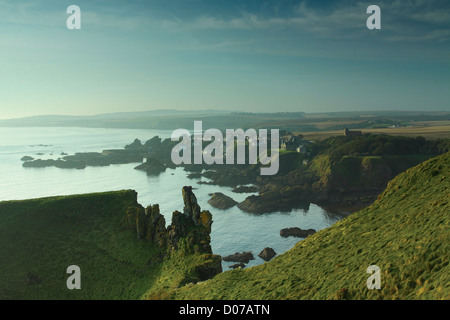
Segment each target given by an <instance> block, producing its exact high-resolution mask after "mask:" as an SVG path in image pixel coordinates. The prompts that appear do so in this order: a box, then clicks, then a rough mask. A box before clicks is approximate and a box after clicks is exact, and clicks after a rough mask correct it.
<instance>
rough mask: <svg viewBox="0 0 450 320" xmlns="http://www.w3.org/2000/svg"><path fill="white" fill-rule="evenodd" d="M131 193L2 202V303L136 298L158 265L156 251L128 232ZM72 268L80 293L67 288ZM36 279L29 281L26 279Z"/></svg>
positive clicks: (151, 277)
mask: <svg viewBox="0 0 450 320" xmlns="http://www.w3.org/2000/svg"><path fill="white" fill-rule="evenodd" d="M135 202H136V193H135V192H134V191H130V190H128V191H118V192H109V193H99V194H90V195H77V196H68V197H52V198H43V199H34V200H25V201H8V202H1V203H0V261H2V263H1V264H0V283H1V285H0V299H137V298H139V297H140V296H141V294H142V293H143V292H144V291H145V290H146V289H148V287H149V286H151V285H152V283H153V282H154V280H155V278H156V276H157V275H158V274H159V268H160V266H159V265H153V266H147V261H148V259H149V258H150V257H152V256H153V255H155V253H156V252H157V248H156V247H155V246H154V245H153V244H151V243H148V242H142V241H137V239H136V235H135V234H134V233H132V232H130V231H129V230H125V229H124V228H123V227H122V226H123V223H122V222H123V219H124V217H125V214H124V213H125V210H126V208H127V207H128V206H130V205H133V204H134V203H135ZM69 265H78V266H79V267H80V269H81V290H68V289H67V286H66V280H67V278H68V277H69V276H70V275H69V274H67V273H66V269H67V267H68V266H69ZM30 274H31V275H34V277H35V278H36V279H38V280H37V281H35V282H34V283H31V284H30V283H28V282H27V277H28V275H30Z"/></svg>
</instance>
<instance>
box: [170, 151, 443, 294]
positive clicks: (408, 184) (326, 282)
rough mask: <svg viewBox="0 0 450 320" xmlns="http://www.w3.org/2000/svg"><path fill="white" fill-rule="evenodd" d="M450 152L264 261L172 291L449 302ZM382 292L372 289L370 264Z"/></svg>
mask: <svg viewBox="0 0 450 320" xmlns="http://www.w3.org/2000/svg"><path fill="white" fill-rule="evenodd" d="M449 172H450V153H446V154H444V155H442V156H439V157H437V158H433V159H430V160H428V161H426V162H424V163H422V164H420V165H418V166H416V167H414V168H411V169H409V170H407V171H406V172H404V173H402V174H400V175H399V176H397V177H396V178H395V179H394V180H392V181H391V182H390V183H389V185H388V187H387V188H386V190H385V191H384V192H383V193H382V194H381V195H380V196H379V199H378V200H377V201H376V202H375V203H374V204H373V205H371V206H370V207H368V208H366V209H364V210H362V211H359V212H357V213H354V214H352V215H350V216H349V217H347V218H345V219H343V220H341V221H339V222H337V223H336V224H335V225H333V226H332V227H330V228H327V229H324V230H321V231H319V232H317V233H316V234H314V235H312V236H310V237H308V238H306V239H305V240H303V241H300V242H298V243H297V245H296V246H295V247H294V248H293V249H291V250H290V251H288V252H286V253H285V254H283V255H280V256H278V257H276V258H274V259H273V260H272V261H271V262H268V263H265V264H264V265H261V266H257V267H253V268H249V269H243V270H233V271H227V272H224V273H222V274H220V275H218V276H216V277H215V278H213V279H212V280H209V281H206V282H203V283H200V284H196V285H188V286H185V287H182V288H179V289H174V290H171V291H170V292H167V293H166V297H170V298H175V299H340V298H348V299H450V266H449V265H448V263H449V252H450V228H449V223H450V217H449V212H450V204H449V187H450V175H449ZM373 264H375V265H378V266H379V267H380V268H381V274H382V275H381V289H380V290H369V289H368V288H367V286H366V281H367V279H368V277H369V274H367V273H366V270H367V267H368V266H370V265H373Z"/></svg>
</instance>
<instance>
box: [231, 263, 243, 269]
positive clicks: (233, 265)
mask: <svg viewBox="0 0 450 320" xmlns="http://www.w3.org/2000/svg"><path fill="white" fill-rule="evenodd" d="M228 268H232V269H237V268H241V269H244V268H245V264H243V263H242V262H239V263H235V264H232V265H231V266H229V267H228Z"/></svg>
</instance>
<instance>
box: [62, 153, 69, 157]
mask: <svg viewBox="0 0 450 320" xmlns="http://www.w3.org/2000/svg"><path fill="white" fill-rule="evenodd" d="M61 155H62V156H67V155H69V154H68V153H65V152H61Z"/></svg>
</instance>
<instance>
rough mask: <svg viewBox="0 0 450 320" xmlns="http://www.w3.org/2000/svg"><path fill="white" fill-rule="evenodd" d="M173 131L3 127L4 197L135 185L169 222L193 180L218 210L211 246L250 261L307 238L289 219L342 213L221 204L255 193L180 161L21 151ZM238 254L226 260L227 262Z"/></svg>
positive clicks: (71, 149)
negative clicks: (104, 161)
mask: <svg viewBox="0 0 450 320" xmlns="http://www.w3.org/2000/svg"><path fill="white" fill-rule="evenodd" d="M171 133H172V131H166V130H132V129H98V128H0V201H5V200H22V199H31V198H40V197H47V196H56V195H70V194H83V193H90V192H103V191H114V190H123V189H133V190H136V191H137V192H138V201H139V203H140V204H141V205H143V206H144V207H146V206H148V205H150V204H156V203H158V204H159V206H160V210H161V213H162V214H163V215H164V216H165V218H166V223H167V224H169V223H170V221H171V217H172V212H173V211H175V210H179V211H182V210H183V206H184V204H183V199H182V194H181V188H182V187H183V186H187V185H190V186H193V188H194V190H193V191H194V194H195V195H196V197H197V200H198V203H199V205H200V207H201V208H202V210H209V211H210V212H211V213H212V215H213V225H212V232H211V246H212V249H213V252H214V253H215V254H219V255H222V256H226V255H229V254H233V253H235V252H242V251H252V252H253V255H254V256H255V260H251V261H250V262H249V263H248V264H247V267H250V266H255V265H258V264H261V263H264V260H262V259H261V258H259V257H258V254H259V253H260V252H261V250H263V249H264V248H265V247H271V248H273V249H274V250H275V252H276V253H277V254H281V253H283V252H286V251H287V250H289V249H290V248H292V247H293V246H294V245H295V243H297V242H298V241H300V240H301V238H294V237H289V238H282V237H281V236H280V230H281V229H283V228H288V227H299V228H302V229H310V228H312V229H315V230H317V231H318V230H321V229H324V228H327V227H329V226H331V225H332V224H334V223H335V222H336V221H338V220H339V219H341V218H342V217H343V216H342V215H339V214H335V213H330V212H327V211H325V210H323V209H322V208H320V207H318V206H316V205H314V204H311V206H310V208H309V209H308V210H302V209H294V210H292V211H291V212H289V213H286V212H284V213H282V212H274V213H270V214H264V215H253V214H248V213H245V212H243V211H241V210H240V209H239V208H237V207H233V208H230V209H228V210H219V209H216V208H214V207H212V206H210V205H209V204H208V200H209V198H210V196H209V195H208V194H210V193H213V192H222V193H223V194H226V195H228V196H230V197H231V198H233V199H235V200H236V201H238V202H240V201H243V200H244V199H245V198H246V197H247V196H249V195H251V194H249V193H241V194H239V193H234V192H232V188H229V187H221V186H212V185H205V184H198V183H197V182H199V181H200V180H201V179H188V178H187V175H186V172H185V171H184V170H182V169H181V168H177V169H174V170H172V169H168V170H166V172H164V173H162V174H161V175H159V176H157V177H155V176H147V174H146V173H145V172H143V171H139V170H134V167H136V166H137V165H138V164H139V163H132V164H123V165H111V166H108V167H87V168H85V169H81V170H79V169H60V168H55V167H49V168H23V167H22V161H21V160H20V159H21V158H22V157H23V156H31V157H34V158H36V159H57V158H59V157H62V155H61V153H63V152H64V153H67V154H69V155H71V154H74V153H76V152H101V151H102V150H104V149H122V148H123V147H124V146H125V145H127V144H130V143H132V142H133V141H134V139H136V138H138V139H140V140H141V141H142V142H143V143H144V142H145V141H147V140H148V139H150V138H152V137H154V136H156V135H158V136H159V137H161V138H163V139H164V138H169V137H170V135H171ZM231 264H233V263H232V262H223V269H224V271H225V270H228V267H229V265H231Z"/></svg>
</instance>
